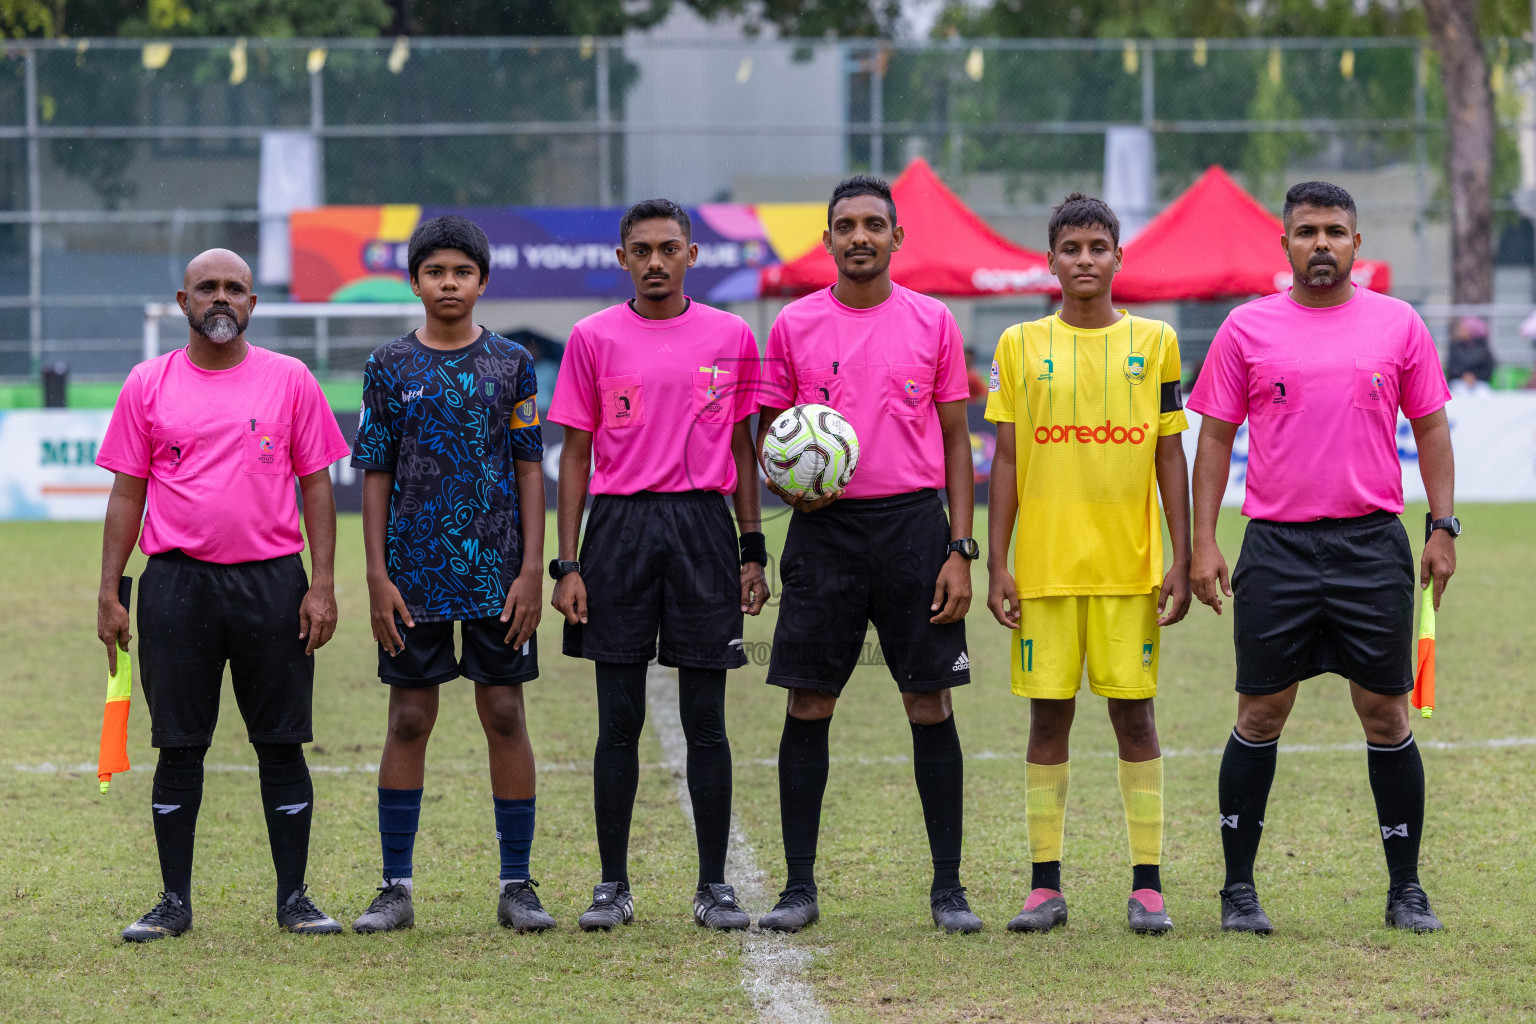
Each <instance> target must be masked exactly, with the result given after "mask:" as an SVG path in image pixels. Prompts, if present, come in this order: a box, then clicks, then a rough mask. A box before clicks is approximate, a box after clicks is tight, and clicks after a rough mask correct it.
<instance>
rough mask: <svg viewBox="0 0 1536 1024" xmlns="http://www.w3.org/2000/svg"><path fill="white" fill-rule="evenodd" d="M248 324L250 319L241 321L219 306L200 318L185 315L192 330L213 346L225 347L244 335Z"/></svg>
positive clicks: (204, 313) (232, 313)
mask: <svg viewBox="0 0 1536 1024" xmlns="http://www.w3.org/2000/svg"><path fill="white" fill-rule="evenodd" d="M250 322H251V318H250V317H245V318H244V319H241V318H240V316H239V315H238V314H236V313H235V311H234V310H232V309H229V308H227V307H220V306H212V307H210V308H208V309H206V310H204V311H203V315H202V316H201V317H198V316H194V315H193V314H191V313H188V314H187V323H188V324H190V325H191V327H192V329H193V330H194V331H196V332H197V333H198V334H201V335H202V336H203V337H205V338H207V339H208V340H209V341H211V342H213V343H214V344H215V345H227V344H229V343H230V342H231V341H234V340H235V339H236V338H238V337H240V335H242V334H244V333H245V328H246V326H247V325H248V324H249V323H250Z"/></svg>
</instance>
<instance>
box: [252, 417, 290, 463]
mask: <svg viewBox="0 0 1536 1024" xmlns="http://www.w3.org/2000/svg"><path fill="white" fill-rule="evenodd" d="M247 423H248V424H249V425H250V429H249V430H247V431H246V432H245V471H246V472H247V473H263V474H267V475H271V476H276V475H279V474H286V473H289V472H291V471H292V469H293V461H292V459H291V458H290V457H289V455H288V435H289V432H290V429H291V428H290V425H289V424H287V423H262V422H261V421H260V420H248V421H247Z"/></svg>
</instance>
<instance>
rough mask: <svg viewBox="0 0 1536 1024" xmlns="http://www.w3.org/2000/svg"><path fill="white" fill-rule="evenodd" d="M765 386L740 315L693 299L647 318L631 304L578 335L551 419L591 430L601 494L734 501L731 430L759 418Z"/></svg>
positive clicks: (591, 321) (582, 327)
mask: <svg viewBox="0 0 1536 1024" xmlns="http://www.w3.org/2000/svg"><path fill="white" fill-rule="evenodd" d="M758 388H759V384H758V354H757V342H756V341H755V340H753V338H752V329H751V328H749V327H748V326H747V322H746V321H745V320H743V319H742V318H741V317H739V316H736V315H735V314H734V313H727V312H725V311H724V310H721V309H714V308H713V307H710V306H706V305H703V304H702V303H699V302H695V301H691V300H690V301H689V303H688V308H687V309H686V310H684V311H683V313H682V314H681V315H680V316H675V317H673V318H672V319H670V320H648V319H646V318H645V317H643V316H641V315H640V314H639V313H636V312H635V311H634V309H632V308H631V307H630V305H629V303H627V302H625V303H620V304H619V305H617V306H610V307H609V308H608V309H605V310H603V311H602V312H599V313H594V314H592V315H591V316H589V317H587V318H586V319H584V320H582V321H580V322H579V323H577V324H576V326H575V327H573V328H572V329H571V340H570V343H569V344H567V345H566V348H565V358H564V359H563V360H562V361H561V363H560V375H559V377H557V378H556V380H555V392H554V396H553V397H552V398H551V399H550V405H549V417H548V418H549V419H550V420H552V421H553V422H555V423H559V424H561V425H562V426H567V427H575V428H576V429H577V430H588V431H591V432H592V482H591V484H590V485H589V489H590V491H591V493H593V494H635V493H638V492H640V491H719V492H720V493H722V494H734V493H735V491H736V463H735V461H734V460H733V459H732V458H731V429H732V428H733V427H734V426H735V424H736V423H737V422H739V421H740V420H744V419H746V418H747V417H748V416H751V415H753V414H754V413H756V412H757V410H758V407H759V405H760V402H759V401H758V397H759V396H758Z"/></svg>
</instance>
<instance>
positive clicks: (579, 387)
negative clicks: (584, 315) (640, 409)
mask: <svg viewBox="0 0 1536 1024" xmlns="http://www.w3.org/2000/svg"><path fill="white" fill-rule="evenodd" d="M549 419H550V421H551V422H554V423H559V424H561V425H562V426H567V427H573V428H575V429H576V430H586V431H594V430H596V429H597V372H596V369H595V368H594V367H593V365H592V345H591V343H590V342H589V341H587V336H586V335H585V334H582V333H581V328H580V327H573V328H571V340H570V341H569V342H568V343H567V344H566V346H565V357H564V358H563V359H561V360H560V373H559V374H558V375H557V376H556V377H555V393H554V394H553V395H551V396H550V399H549Z"/></svg>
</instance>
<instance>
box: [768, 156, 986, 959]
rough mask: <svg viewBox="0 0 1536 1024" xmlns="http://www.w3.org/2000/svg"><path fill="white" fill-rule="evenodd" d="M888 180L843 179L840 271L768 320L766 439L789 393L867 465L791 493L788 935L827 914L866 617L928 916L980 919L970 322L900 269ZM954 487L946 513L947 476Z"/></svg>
mask: <svg viewBox="0 0 1536 1024" xmlns="http://www.w3.org/2000/svg"><path fill="white" fill-rule="evenodd" d="M902 234H903V232H902V229H901V228H900V227H899V226H897V223H896V204H895V203H894V202H893V201H892V200H891V190H890V186H888V185H886V183H885V182H883V181H880V180H878V179H876V178H867V177H862V176H860V177H854V178H849V179H848V180H846V181H844V182H842V183H841V184H840V185H838V186H837V188H836V190H835V191H833V193H832V201H831V202H830V203H829V204H828V205H827V231H826V233H825V234H824V235H823V236H822V240H823V243H824V244H825V245H826V248H827V251H828V252H829V253H831V255H832V258H833V259H834V260H835V261H836V263H837V283H836V284H835V285H833V286H832V287H830V288H824V289H822V290H821V291H819V292H815V293H813V294H811V295H808V296H806V297H805V298H803V299H799V300H797V301H795V302H792V303H790V304H789V305H788V306H786V307H784V310H783V312H781V313H780V314H779V317H778V319H777V320H776V321H775V322H774V325H773V331H772V333H771V334H770V336H769V339H768V353H767V357H766V359H765V361H764V374H763V375H764V379H765V383H766V386H767V389H768V390H769V392H770V393H771V394H772V395H773V396H774V397H767V398H766V399H765V406H775V407H774V408H767V407H765V408H764V409H763V413H762V418H761V419H760V420H759V423H758V437H757V442H758V449H759V450H761V449H762V445H763V440H764V437H765V436H766V433H767V430H768V427H769V425H770V424H772V423H773V421H774V420H776V419H777V418H778V416H779V414H780V413H781V412H783V411H784V407H788V406H792V405H797V404H802V403H811V402H814V403H819V404H822V405H829V406H831V407H832V408H833V409H836V410H837V411H838V412H839V413H841V414H842V415H843V416H844V417H845V418H846V419H847V420H848V422H849V423H850V424H852V426H853V428H854V430H855V432H856V433H857V434H858V438H859V445H860V451H861V460H860V463H859V468H858V471H857V472H856V473H855V474H854V476H853V478H852V480H851V481H850V482H849V484H848V487H847V490H846V491H845V492H844V493H843V494H841V495H838V494H831V495H825V496H822V497H819V498H816V499H814V500H807V499H805V498H801V497H795V496H791V495H784V492H782V491H780V492H779V493H780V494H781V495H783V496H784V497H785V499H786V500H787V501H789V502H790V504H792V505H793V506H794V507H795V510H796V511H795V513H794V516H793V518H792V519H791V520H790V523H789V532H788V535H787V537H786V538H785V542H784V555H783V577H784V585H783V605H782V607H781V608H780V609H779V621H778V624H777V626H776V627H775V629H774V637H773V655H772V659H771V661H770V663H769V666H768V682H769V683H772V684H773V685H775V686H782V687H785V688H786V689H788V690H789V702H788V705H789V706H788V711H787V713H786V714H785V716H784V735H783V738H782V739H781V740H780V742H779V809H780V813H781V815H782V818H783V829H784V860H785V862H786V866H787V868H788V875H789V877H788V881H787V882H786V883H785V886H784V891H783V892H782V893H780V895H779V902H778V904H777V905H776V906H775V907H774V908H773V910H772V911H770V912H769V913H768V914H765V915H764V916H763V917H762V919H761V920H759V921H758V925H759V927H762V928H765V929H770V930H774V931H787V932H795V931H799V930H800V929H801V928H803V927H805V926H806V925H808V924H811V923H812V922H813V921H815V920H816V919H817V918H818V917H819V916H820V908H819V907H818V904H817V900H816V878H815V873H814V867H815V863H816V839H817V833H818V831H819V829H820V827H821V800H822V796H823V794H824V793H825V791H826V787H827V769H828V753H827V742H828V734H829V732H830V728H831V724H832V712H833V710H834V709H835V708H836V707H837V699H838V696H839V695H840V694H841V693H842V691H843V687H844V686H845V685H846V684H847V682H848V677H849V676H850V675H852V674H853V669H854V666H855V665H856V664H857V662H858V658H859V653H860V651H861V650H862V648H863V644H864V637H865V633H866V631H867V629H868V627H869V623H870V622H871V621H873V622H874V624H875V629H876V631H877V632H878V634H879V636H880V648H881V651H882V652H883V654H884V657H885V662H886V665H887V666H888V667H889V668H890V671H891V675H892V677H893V678H894V679H895V681H896V685H897V688H898V689H899V690H900V691H901V697H902V702H903V703H904V704H905V705H906V712H907V720H908V721H909V722H910V723H911V726H912V766H913V770H914V773H915V775H916V777H917V791H918V795H919V797H921V799H922V804H923V818H924V821H925V823H926V824H927V826H928V845H929V849H930V851H931V853H932V855H933V884H932V886H931V888H930V890H929V904H930V907H931V909H932V912H933V921H934V924H936V925H938V926H939V927H940V928H943V929H944V930H945V931H949V932H974V931H979V930H980V929H981V919H980V918H979V917H977V916H976V915H975V914H974V913H972V912H971V908H970V905H969V904H968V903H967V902H966V898H965V889H964V887H962V886H961V885H960V836H961V824H962V819H963V814H962V797H963V789H964V785H963V784H964V761H963V758H962V756H961V751H960V737H959V735H958V734H957V733H956V731H955V718H954V715H953V714H952V713H951V709H950V693H949V691H950V689H951V688H952V687H955V686H961V685H963V684H965V683H968V682H970V677H971V663H970V658H969V656H968V655H967V653H966V649H965V622H964V619H965V611H966V609H967V608H968V607H970V603H971V576H970V572H971V560H973V559H975V558H976V556H977V554H978V553H979V551H978V548H977V545H976V541H975V540H974V539H973V538H972V537H971V536H970V532H971V511H972V510H971V503H972V498H973V490H974V484H973V477H972V472H973V471H972V468H971V441H970V432H969V429H968V428H967V426H966V419H965V399H966V398H967V397H968V395H969V393H970V391H969V386H968V383H967V381H966V376H965V356H964V352H963V349H962V344H961V340H960V332H959V330H958V329H957V328H956V326H955V321H954V318H953V317H952V316H951V315H950V313H949V310H948V309H947V308H945V306H944V305H943V304H942V303H940V302H938V301H937V300H935V299H930V298H928V297H927V296H925V295H919V294H918V293H916V292H912V291H908V290H907V289H905V288H903V287H901V286H900V285H898V284H895V283H893V282H892V281H891V254H892V253H893V252H895V251H896V250H897V249H899V248H900V247H901V240H902ZM940 487H943V488H944V489H945V491H946V492H947V494H948V496H949V515H948V516H946V515H945V512H944V506H943V505H942V504H940V502H939V495H938V489H939V488H940Z"/></svg>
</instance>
